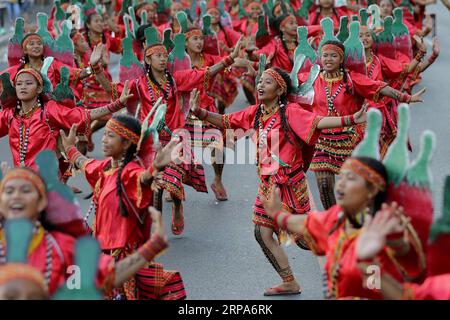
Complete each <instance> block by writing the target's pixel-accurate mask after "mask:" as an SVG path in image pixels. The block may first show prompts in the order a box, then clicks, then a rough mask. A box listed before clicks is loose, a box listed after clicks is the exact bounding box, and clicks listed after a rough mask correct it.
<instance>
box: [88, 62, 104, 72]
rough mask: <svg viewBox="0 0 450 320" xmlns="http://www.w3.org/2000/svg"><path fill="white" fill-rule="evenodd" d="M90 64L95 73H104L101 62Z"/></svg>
mask: <svg viewBox="0 0 450 320" xmlns="http://www.w3.org/2000/svg"><path fill="white" fill-rule="evenodd" d="M90 66H91V69H92V73H93V74H99V73H102V71H103V67H102V65H101V63H97V64H96V65H92V64H91V65H90Z"/></svg>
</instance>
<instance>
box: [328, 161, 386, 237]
mask: <svg viewBox="0 0 450 320" xmlns="http://www.w3.org/2000/svg"><path fill="white" fill-rule="evenodd" d="M352 159H355V160H358V161H359V162H362V163H363V164H365V165H367V166H368V167H369V168H370V169H372V170H374V171H375V172H376V173H378V174H379V175H380V176H381V177H382V178H383V180H384V181H385V182H386V185H387V179H388V174H387V170H386V167H385V166H384V164H383V163H382V162H381V161H379V160H376V159H374V158H370V157H364V156H358V157H352ZM366 185H367V186H368V187H373V185H371V184H370V182H368V181H367V180H366ZM386 196H387V193H386V190H383V191H381V190H380V191H378V193H377V194H376V195H375V198H374V199H373V206H372V208H371V212H370V213H369V214H371V215H372V216H374V215H375V214H376V213H377V212H378V211H379V210H380V209H381V205H382V204H383V203H384V202H386ZM346 218H348V220H349V221H350V223H351V224H352V225H353V227H355V228H361V227H362V223H364V222H362V223H360V222H358V221H356V219H354V218H353V217H351V216H347V217H346V216H345V215H343V216H342V217H340V218H339V219H338V221H337V222H336V224H335V225H334V226H333V228H332V229H331V231H330V233H329V234H330V235H331V234H332V233H333V232H334V231H336V230H337V229H338V228H339V226H340V225H341V224H342V223H343V222H344V221H345V219H346Z"/></svg>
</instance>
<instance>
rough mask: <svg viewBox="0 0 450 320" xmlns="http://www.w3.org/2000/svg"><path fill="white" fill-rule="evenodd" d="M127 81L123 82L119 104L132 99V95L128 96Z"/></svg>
mask: <svg viewBox="0 0 450 320" xmlns="http://www.w3.org/2000/svg"><path fill="white" fill-rule="evenodd" d="M128 83H129V81H128V80H127V81H125V85H124V87H123V91H122V94H121V95H120V98H119V99H120V103H122V104H125V103H126V102H127V100H128V99H130V98H132V97H133V96H134V94H130V88H129V87H128Z"/></svg>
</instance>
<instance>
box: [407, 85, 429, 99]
mask: <svg viewBox="0 0 450 320" xmlns="http://www.w3.org/2000/svg"><path fill="white" fill-rule="evenodd" d="M426 90H427V88H423V89H422V90H420V91H419V92H416V93H415V94H413V95H412V96H411V100H410V101H409V102H410V103H414V102H423V98H422V95H423V94H424V93H425V91H426Z"/></svg>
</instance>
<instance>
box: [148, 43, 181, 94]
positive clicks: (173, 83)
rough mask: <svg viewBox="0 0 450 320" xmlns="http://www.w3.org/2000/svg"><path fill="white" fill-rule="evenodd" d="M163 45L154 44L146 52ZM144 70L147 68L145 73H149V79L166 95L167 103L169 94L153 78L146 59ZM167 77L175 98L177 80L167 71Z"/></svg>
mask: <svg viewBox="0 0 450 320" xmlns="http://www.w3.org/2000/svg"><path fill="white" fill-rule="evenodd" d="M160 45H161V44H159V43H155V44H152V45H151V46H148V47H147V48H146V49H145V51H147V49H149V48H152V47H156V46H160ZM144 68H145V72H147V74H148V77H149V79H150V81H151V82H152V83H153V84H154V85H156V87H157V88H158V89H159V90H161V92H163V94H164V99H165V100H166V101H167V99H168V98H169V97H168V93H166V91H165V90H164V89H163V88H162V87H161V84H160V83H159V82H158V81H156V79H155V77H154V76H153V72H152V67H151V66H150V65H149V64H148V63H147V61H145V57H144ZM166 76H167V80H168V81H169V84H170V89H171V91H172V96H174V97H175V94H176V92H175V80H174V79H173V77H172V75H171V74H170V72H169V70H167V69H166Z"/></svg>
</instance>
